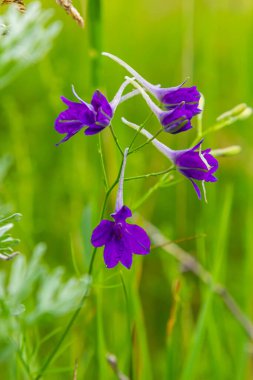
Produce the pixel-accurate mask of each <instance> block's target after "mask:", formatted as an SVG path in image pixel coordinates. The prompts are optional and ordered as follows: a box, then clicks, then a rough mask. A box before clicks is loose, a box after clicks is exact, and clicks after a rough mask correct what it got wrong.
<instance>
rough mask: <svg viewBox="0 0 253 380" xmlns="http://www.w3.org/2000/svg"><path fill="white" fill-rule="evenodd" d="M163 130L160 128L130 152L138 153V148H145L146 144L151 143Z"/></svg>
mask: <svg viewBox="0 0 253 380" xmlns="http://www.w3.org/2000/svg"><path fill="white" fill-rule="evenodd" d="M141 129H142V128H140V129H139V130H138V131H137V132H138V133H140V131H141ZM162 131H163V129H159V131H157V132H156V134H155V135H154V136H153V137H151V138H150V139H148V140H147V141H146V142H145V143H143V144H141V145H139V146H138V147H137V148H135V149H134V150H132V151H131V152H129V154H132V153H136V152H137V151H138V150H140V149H141V148H143V147H144V146H146V145H148V144H149V143H151V142H152V141H153V140H154V139H155V138H156V137H157V136H158V135H160V133H161V132H162Z"/></svg>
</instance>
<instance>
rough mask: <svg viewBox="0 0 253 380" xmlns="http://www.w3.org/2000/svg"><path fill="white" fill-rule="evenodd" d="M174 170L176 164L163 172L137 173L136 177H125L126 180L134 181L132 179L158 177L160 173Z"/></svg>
mask: <svg viewBox="0 0 253 380" xmlns="http://www.w3.org/2000/svg"><path fill="white" fill-rule="evenodd" d="M172 170H175V167H174V166H172V167H170V168H169V169H166V170H163V171H161V172H156V173H149V174H143V175H137V176H135V177H127V178H125V181H132V180H136V179H143V178H149V177H157V176H159V175H163V174H167V173H170V172H171V171H172Z"/></svg>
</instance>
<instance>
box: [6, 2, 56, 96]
mask: <svg viewBox="0 0 253 380" xmlns="http://www.w3.org/2000/svg"><path fill="white" fill-rule="evenodd" d="M52 14H53V11H52V10H46V11H45V10H42V9H41V4H40V3H39V2H33V3H31V4H30V5H29V6H28V7H27V11H26V13H25V14H20V13H19V12H18V11H17V10H16V9H15V8H13V6H10V7H9V9H8V10H7V11H6V13H5V14H4V15H3V16H0V25H1V29H0V56H1V61H0V89H2V88H4V87H6V86H7V85H8V84H9V83H10V82H11V81H13V80H14V79H15V77H16V76H17V75H18V74H20V73H21V72H22V71H23V70H24V69H25V68H27V67H28V66H30V65H32V64H33V63H35V62H37V61H39V60H40V59H41V58H42V57H43V56H44V55H45V54H46V53H47V52H48V51H49V49H50V48H51V47H52V43H53V40H54V38H55V37H56V36H57V34H58V33H59V31H60V28H61V23H60V22H53V23H52V22H50V23H49V21H51V18H52Z"/></svg>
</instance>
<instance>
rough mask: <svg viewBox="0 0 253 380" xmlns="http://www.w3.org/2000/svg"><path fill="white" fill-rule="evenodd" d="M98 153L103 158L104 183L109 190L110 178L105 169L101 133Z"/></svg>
mask: <svg viewBox="0 0 253 380" xmlns="http://www.w3.org/2000/svg"><path fill="white" fill-rule="evenodd" d="M98 154H99V156H100V160H101V166H102V171H103V176H104V185H105V190H106V191H107V189H108V179H107V175H106V170H105V161H104V156H103V152H102V141H101V134H100V133H99V134H98Z"/></svg>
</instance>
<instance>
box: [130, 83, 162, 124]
mask: <svg viewBox="0 0 253 380" xmlns="http://www.w3.org/2000/svg"><path fill="white" fill-rule="evenodd" d="M125 78H126V80H128V81H129V82H130V83H131V84H132V85H133V86H134V87H135V88H136V89H137V90H139V92H140V93H141V95H142V97H143V98H144V99H145V101H146V103H147V105H148V106H149V107H150V108H151V110H152V111H153V112H154V114H155V115H156V117H157V118H158V120H160V117H161V115H162V113H163V111H162V110H161V109H160V108H159V107H158V106H157V105H156V104H155V103H154V102H153V101H152V100H151V98H150V97H149V96H148V94H147V93H146V92H145V91H144V90H143V88H142V87H141V86H140V85H139V83H137V82H135V80H134V79H135V78H129V77H128V76H126V77H125Z"/></svg>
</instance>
